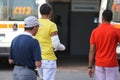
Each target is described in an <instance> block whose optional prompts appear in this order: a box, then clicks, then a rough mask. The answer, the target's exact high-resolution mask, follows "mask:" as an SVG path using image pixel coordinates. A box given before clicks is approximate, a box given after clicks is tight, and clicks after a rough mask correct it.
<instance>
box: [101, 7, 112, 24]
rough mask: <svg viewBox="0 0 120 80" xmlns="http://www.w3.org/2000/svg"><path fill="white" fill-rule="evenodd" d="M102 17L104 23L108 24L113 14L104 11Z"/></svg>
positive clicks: (109, 11)
mask: <svg viewBox="0 0 120 80" xmlns="http://www.w3.org/2000/svg"><path fill="white" fill-rule="evenodd" d="M102 16H103V18H104V20H105V21H107V22H110V21H111V20H112V17H113V13H112V11H111V10H109V9H106V10H104V12H103V13H102Z"/></svg>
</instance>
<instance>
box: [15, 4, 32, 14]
mask: <svg viewBox="0 0 120 80" xmlns="http://www.w3.org/2000/svg"><path fill="white" fill-rule="evenodd" d="M13 14H26V15H30V14H31V7H30V6H25V7H24V6H23V7H20V6H16V7H15V8H14V9H13Z"/></svg>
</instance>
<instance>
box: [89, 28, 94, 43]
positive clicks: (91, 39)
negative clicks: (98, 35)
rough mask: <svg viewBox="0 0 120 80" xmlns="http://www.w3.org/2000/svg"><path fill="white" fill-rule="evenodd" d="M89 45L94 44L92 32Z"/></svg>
mask: <svg viewBox="0 0 120 80" xmlns="http://www.w3.org/2000/svg"><path fill="white" fill-rule="evenodd" d="M90 44H95V39H94V30H93V31H92V33H91V36H90Z"/></svg>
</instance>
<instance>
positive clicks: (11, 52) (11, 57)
mask: <svg viewBox="0 0 120 80" xmlns="http://www.w3.org/2000/svg"><path fill="white" fill-rule="evenodd" d="M13 42H14V41H12V43H11V46H10V54H9V56H8V57H9V59H13V49H12V45H13Z"/></svg>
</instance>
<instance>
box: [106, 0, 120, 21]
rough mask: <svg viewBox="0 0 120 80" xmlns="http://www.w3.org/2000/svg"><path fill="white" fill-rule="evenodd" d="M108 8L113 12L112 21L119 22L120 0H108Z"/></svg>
mask: <svg viewBox="0 0 120 80" xmlns="http://www.w3.org/2000/svg"><path fill="white" fill-rule="evenodd" d="M108 9H110V10H112V12H113V21H114V22H120V0H108Z"/></svg>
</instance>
